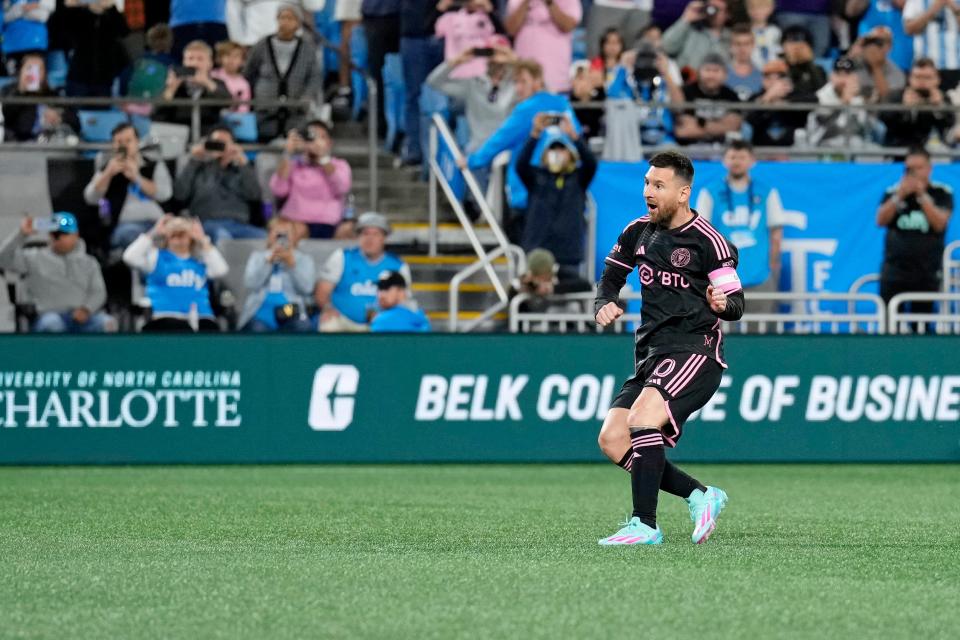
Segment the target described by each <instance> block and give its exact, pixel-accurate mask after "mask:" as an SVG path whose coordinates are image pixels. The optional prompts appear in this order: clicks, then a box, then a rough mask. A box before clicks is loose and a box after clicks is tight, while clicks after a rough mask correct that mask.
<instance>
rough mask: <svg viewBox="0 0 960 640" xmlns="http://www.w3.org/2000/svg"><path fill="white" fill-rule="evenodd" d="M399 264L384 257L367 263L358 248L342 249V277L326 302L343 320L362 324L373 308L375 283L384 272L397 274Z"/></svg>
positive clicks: (391, 255) (389, 254)
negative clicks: (344, 317)
mask: <svg viewBox="0 0 960 640" xmlns="http://www.w3.org/2000/svg"><path fill="white" fill-rule="evenodd" d="M403 266H404V265H403V261H402V260H400V258H398V257H397V256H395V255H393V254H392V253H384V254H383V256H381V257H380V259H379V260H377V261H376V262H368V261H367V259H366V258H365V257H364V255H363V253H361V252H360V248H359V247H353V248H351V249H344V251H343V273H342V274H340V279H339V280H338V281H337V285H336V286H335V287H334V289H333V293H332V294H331V296H330V302H331V303H333V306H334V307H336V308H337V310H338V311H339V312H340V313H342V314H343V315H344V316H346V317H347V318H349V319H350V320H353V321H354V322H359V323H361V324H366V322H367V311H368V310H371V309H373V308H375V306H376V304H377V281H378V280H379V279H380V274H382V273H383V272H385V271H400V270H401V269H402V268H403Z"/></svg>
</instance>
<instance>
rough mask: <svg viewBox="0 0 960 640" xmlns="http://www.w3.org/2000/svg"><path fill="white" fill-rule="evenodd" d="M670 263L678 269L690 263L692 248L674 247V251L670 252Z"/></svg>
mask: <svg viewBox="0 0 960 640" xmlns="http://www.w3.org/2000/svg"><path fill="white" fill-rule="evenodd" d="M670 264H672V265H673V266H675V267H676V268H678V269H679V268H681V267H685V266H687V265H688V264H690V250H689V249H683V248H681V249H674V250H673V253H671V254H670Z"/></svg>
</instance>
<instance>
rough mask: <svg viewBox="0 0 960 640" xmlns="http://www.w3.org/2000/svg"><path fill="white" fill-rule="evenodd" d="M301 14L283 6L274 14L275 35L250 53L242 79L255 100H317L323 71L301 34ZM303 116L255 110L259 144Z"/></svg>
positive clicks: (314, 48) (280, 110)
mask: <svg viewBox="0 0 960 640" xmlns="http://www.w3.org/2000/svg"><path fill="white" fill-rule="evenodd" d="M302 27H303V13H302V12H301V11H300V8H299V7H295V6H293V5H290V4H284V5H281V6H280V9H278V10H277V32H276V33H275V34H274V35H272V36H268V37H266V38H264V39H263V40H261V41H260V42H258V43H257V44H256V45H254V47H253V48H252V49H250V56H249V58H248V59H247V67H246V71H245V72H244V75H246V76H247V81H248V82H249V83H250V86H251V87H253V95H255V96H257V98H265V99H272V100H276V99H279V98H287V99H289V100H300V99H304V98H306V99H310V100H316V99H318V98H319V97H320V94H321V91H322V89H323V70H322V69H321V68H320V63H319V58H318V56H317V46H316V45H315V44H314V43H313V40H311V39H309V38H306V37H305V36H303V35H300V34H301V29H302ZM306 121H307V117H306V115H305V113H304V112H303V111H302V110H300V109H298V110H295V111H292V112H291V109H289V108H287V107H279V108H277V107H271V108H265V109H258V110H257V128H258V131H259V135H260V140H262V141H268V140H273V139H274V138H276V137H278V136H282V135H283V134H284V132H286V131H289V130H290V129H293V128H300V127H303V126H304V125H305V124H306Z"/></svg>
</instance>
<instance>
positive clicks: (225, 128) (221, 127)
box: [207, 124, 237, 142]
mask: <svg viewBox="0 0 960 640" xmlns="http://www.w3.org/2000/svg"><path fill="white" fill-rule="evenodd" d="M217 131H223V132H224V133H227V134H228V135H229V136H230V139H231V140H232V141H233V142H236V141H237V137H236V136H235V135H233V129H231V128H230V127H228V126H227V125H225V124H217V125H214V126H213V127H212V128H211V129H210V131H208V132H207V137H208V138H209V137H210V136H212V135H213V134H214V133H216V132H217Z"/></svg>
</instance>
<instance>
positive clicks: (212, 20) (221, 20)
mask: <svg viewBox="0 0 960 640" xmlns="http://www.w3.org/2000/svg"><path fill="white" fill-rule="evenodd" d="M225 5H226V0H201V1H198V0H170V28H171V29H172V30H173V51H172V53H173V57H174V58H179V57H180V55H181V54H182V53H183V52H184V51H185V50H186V48H187V46H188V44H189V43H192V42H194V41H196V40H200V41H201V42H205V43H207V46H208V47H210V48H211V50H212V49H213V47H214V46H216V44H217V43H218V42H223V41H224V40H228V39H229V35H228V34H227V25H226V20H227V16H226V6H225Z"/></svg>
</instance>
